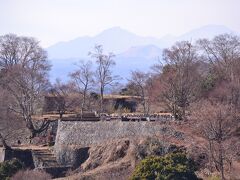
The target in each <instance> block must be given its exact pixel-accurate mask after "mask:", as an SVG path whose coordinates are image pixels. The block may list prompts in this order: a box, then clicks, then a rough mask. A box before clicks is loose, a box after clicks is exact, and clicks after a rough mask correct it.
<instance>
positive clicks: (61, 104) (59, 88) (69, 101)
mask: <svg viewBox="0 0 240 180" xmlns="http://www.w3.org/2000/svg"><path fill="white" fill-rule="evenodd" d="M75 94H76V93H75V90H74V85H73V84H72V83H62V82H61V81H60V80H59V79H57V80H56V83H55V84H54V85H53V87H52V88H51V89H50V96H51V97H52V98H53V102H54V104H53V105H52V106H54V107H55V108H56V110H57V112H58V114H59V116H60V118H62V117H63V115H64V114H65V113H66V112H67V111H74V110H75V106H76V105H77V101H78V98H76V97H75Z"/></svg>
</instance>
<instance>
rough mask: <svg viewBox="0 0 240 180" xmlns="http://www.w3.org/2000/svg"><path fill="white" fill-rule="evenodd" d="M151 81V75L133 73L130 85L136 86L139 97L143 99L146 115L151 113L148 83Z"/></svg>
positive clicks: (138, 72) (139, 72)
mask: <svg viewBox="0 0 240 180" xmlns="http://www.w3.org/2000/svg"><path fill="white" fill-rule="evenodd" d="M148 80H149V74H148V73H144V72H141V71H132V73H131V79H130V80H129V82H130V84H132V85H133V86H135V88H134V89H135V91H136V93H137V95H139V96H140V97H141V104H142V106H143V111H144V114H148V112H149V104H148V103H147V98H148V91H147V90H148V87H147V81H148Z"/></svg>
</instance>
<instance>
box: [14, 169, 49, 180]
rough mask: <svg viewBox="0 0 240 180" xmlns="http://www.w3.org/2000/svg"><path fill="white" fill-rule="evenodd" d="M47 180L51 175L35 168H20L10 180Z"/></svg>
mask: <svg viewBox="0 0 240 180" xmlns="http://www.w3.org/2000/svg"><path fill="white" fill-rule="evenodd" d="M30 179H34V180H49V179H52V178H51V175H49V174H47V173H46V172H45V171H36V170H25V171H24V170H21V171H18V172H17V173H16V174H15V175H14V176H13V177H12V178H11V180H30Z"/></svg>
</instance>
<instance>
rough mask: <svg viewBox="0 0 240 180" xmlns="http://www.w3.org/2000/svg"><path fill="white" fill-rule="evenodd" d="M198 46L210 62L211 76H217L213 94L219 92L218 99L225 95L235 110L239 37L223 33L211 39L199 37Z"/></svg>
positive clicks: (239, 97)
mask: <svg viewBox="0 0 240 180" xmlns="http://www.w3.org/2000/svg"><path fill="white" fill-rule="evenodd" d="M198 46H199V49H200V53H201V55H202V57H203V59H204V60H205V61H206V62H207V63H209V64H210V72H211V74H212V76H215V77H217V78H216V79H217V80H218V83H216V84H217V85H218V87H216V88H215V89H217V90H216V91H217V93H215V94H216V95H217V94H219V93H221V97H220V98H219V99H220V100H221V101H222V100H223V98H222V97H225V100H227V101H228V102H229V103H230V104H231V105H232V106H233V107H234V108H232V110H233V111H237V109H239V107H240V38H239V37H238V36H235V35H230V34H223V35H219V36H216V37H215V38H213V39H212V40H208V39H201V40H199V41H198ZM223 86H225V87H226V88H225V90H224V91H225V92H226V93H225V94H224V93H223V92H224V91H223V88H222V87H223ZM220 91H221V92H220Z"/></svg>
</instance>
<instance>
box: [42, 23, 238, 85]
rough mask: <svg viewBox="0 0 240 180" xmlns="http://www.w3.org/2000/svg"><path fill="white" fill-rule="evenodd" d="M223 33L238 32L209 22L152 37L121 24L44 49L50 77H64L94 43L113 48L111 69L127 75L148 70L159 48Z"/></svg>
mask: <svg viewBox="0 0 240 180" xmlns="http://www.w3.org/2000/svg"><path fill="white" fill-rule="evenodd" d="M224 33H230V34H239V33H237V32H234V31H233V30H231V29H229V28H227V27H225V26H220V25H208V26H204V27H201V28H198V29H194V30H192V31H190V32H188V33H185V34H183V35H181V36H178V37H174V36H171V35H167V36H164V37H162V38H155V37H143V36H138V35H136V34H134V33H131V32H129V31H127V30H124V29H122V28H120V27H113V28H110V29H107V30H104V31H103V32H101V33H100V34H98V35H96V36H93V37H90V36H84V37H79V38H76V39H73V40H70V41H67V42H59V43H56V44H55V45H52V46H50V47H48V48H47V49H46V50H47V51H48V54H49V59H50V60H51V63H52V65H53V67H52V71H51V73H50V76H51V80H52V81H53V80H54V79H56V78H57V77H58V78H60V79H63V80H66V79H67V75H68V73H69V72H71V71H72V70H73V69H74V68H75V66H74V65H73V64H74V63H75V62H77V61H78V60H80V59H89V57H88V52H89V51H91V50H93V47H94V45H95V44H101V45H103V48H104V50H105V51H106V52H113V53H114V54H115V55H116V57H115V61H116V67H115V68H114V73H115V74H118V75H121V76H122V77H123V78H128V77H129V75H130V71H131V70H135V69H139V70H142V71H147V70H149V68H150V66H152V65H153V64H154V63H156V62H157V60H158V59H159V58H161V55H162V49H163V48H167V47H169V46H171V45H172V44H174V43H175V42H176V41H182V40H189V41H191V42H194V41H195V40H197V39H199V38H210V39H211V38H213V37H214V36H216V35H219V34H224Z"/></svg>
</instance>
